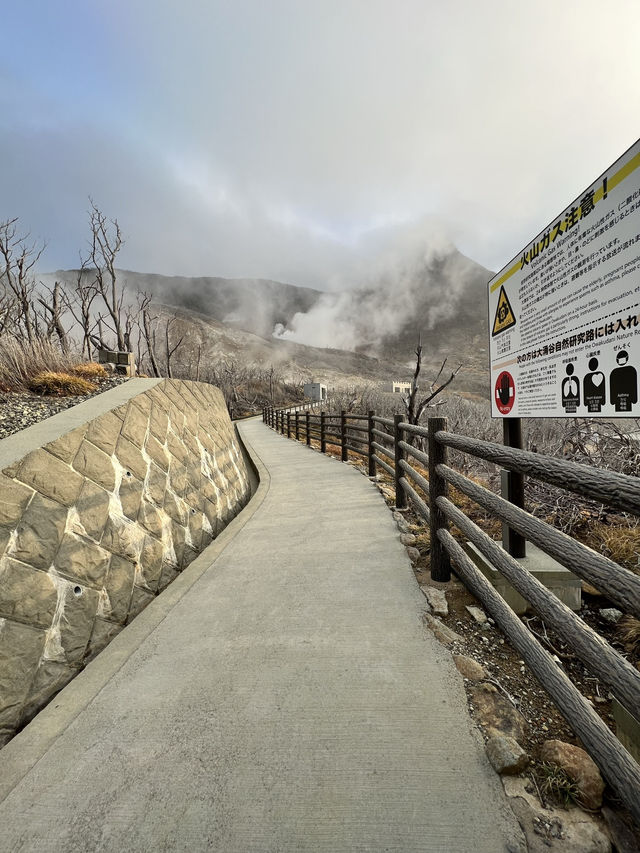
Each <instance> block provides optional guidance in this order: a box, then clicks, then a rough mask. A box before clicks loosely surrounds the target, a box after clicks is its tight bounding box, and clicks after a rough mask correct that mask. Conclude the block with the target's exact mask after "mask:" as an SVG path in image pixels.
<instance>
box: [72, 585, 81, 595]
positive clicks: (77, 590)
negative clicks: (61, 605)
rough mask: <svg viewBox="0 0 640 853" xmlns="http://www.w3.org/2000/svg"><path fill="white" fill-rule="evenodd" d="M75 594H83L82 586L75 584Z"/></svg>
mask: <svg viewBox="0 0 640 853" xmlns="http://www.w3.org/2000/svg"><path fill="white" fill-rule="evenodd" d="M73 594H74V595H82V587H81V586H74V588H73Z"/></svg>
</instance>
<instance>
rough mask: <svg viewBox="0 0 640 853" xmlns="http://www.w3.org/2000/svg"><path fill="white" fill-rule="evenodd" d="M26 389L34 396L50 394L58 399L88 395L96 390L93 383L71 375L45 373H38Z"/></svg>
mask: <svg viewBox="0 0 640 853" xmlns="http://www.w3.org/2000/svg"><path fill="white" fill-rule="evenodd" d="M28 388H29V390H30V391H33V393H34V394H50V395H56V396H59V397H69V396H71V395H73V394H90V393H91V392H92V391H95V390H96V386H95V385H94V384H93V382H89V381H87V380H86V379H83V378H82V377H81V376H73V375H72V374H71V373H62V372H54V371H45V372H43V373H38V374H37V375H36V376H34V377H33V378H32V379H31V380H30V381H29V383H28Z"/></svg>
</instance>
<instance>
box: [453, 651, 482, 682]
mask: <svg viewBox="0 0 640 853" xmlns="http://www.w3.org/2000/svg"><path fill="white" fill-rule="evenodd" d="M453 662H454V663H455V665H456V667H457V669H458V672H459V673H460V675H462V676H463V677H464V678H468V679H469V681H483V680H484V679H485V678H486V677H487V672H486V670H485V668H484V667H483V666H481V665H480V664H479V663H478V661H476V660H474V659H473V658H469V657H467V656H466V655H454V656H453Z"/></svg>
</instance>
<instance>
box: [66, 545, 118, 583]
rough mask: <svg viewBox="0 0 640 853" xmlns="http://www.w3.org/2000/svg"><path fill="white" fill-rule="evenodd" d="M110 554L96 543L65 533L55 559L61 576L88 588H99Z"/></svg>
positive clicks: (102, 581)
mask: <svg viewBox="0 0 640 853" xmlns="http://www.w3.org/2000/svg"><path fill="white" fill-rule="evenodd" d="M109 558H110V554H109V552H108V551H106V550H105V549H104V548H101V547H100V545H98V544H97V543H96V542H92V541H91V540H90V539H87V538H85V537H83V536H77V535H75V534H73V533H65V534H64V536H63V538H62V542H61V543H60V548H59V549H58V553H57V554H56V558H55V567H56V571H58V572H59V573H60V574H61V575H63V576H64V577H66V578H69V579H70V580H72V581H80V583H82V584H87V585H88V586H93V587H97V588H99V587H101V586H102V585H103V583H104V577H105V575H106V573H107V569H108V568H109Z"/></svg>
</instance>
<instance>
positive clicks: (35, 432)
mask: <svg viewBox="0 0 640 853" xmlns="http://www.w3.org/2000/svg"><path fill="white" fill-rule="evenodd" d="M164 381H165V380H164V379H129V381H128V382H123V383H122V385H117V386H116V387H115V388H110V389H109V390H108V391H104V392H103V393H102V394H96V396H95V397H90V398H89V399H88V400H85V401H84V402H83V403H78V405H77V406H71V408H70V409H65V410H64V411H63V412H58V414H57V415H52V416H51V417H50V418H46V419H45V420H44V421H40V422H39V423H37V424H33V425H32V426H30V427H27V428H26V429H23V430H21V431H20V432H17V433H14V435H9V436H7V437H6V438H3V439H2V442H0V469H2V468H6V467H7V466H8V465H12V464H13V463H14V462H16V461H17V460H18V459H22V457H23V456H26V455H27V453H31V451H32V450H37V449H38V448H39V447H44V445H45V444H49V442H51V441H55V440H56V439H58V438H60V437H61V436H63V435H66V433H68V432H71V430H74V429H76V428H77V427H80V426H84V424H87V423H89V421H92V420H94V418H99V417H100V415H105V414H106V413H107V412H110V411H111V410H112V409H117V408H118V406H122V405H123V404H124V403H128V402H129V400H132V399H133V398H134V397H137V396H138V395H139V394H144V392H145V391H149V390H150V389H151V388H153V387H154V386H155V385H158V383H160V382H164Z"/></svg>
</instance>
